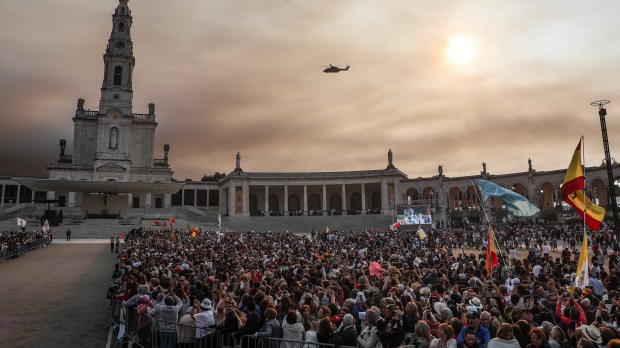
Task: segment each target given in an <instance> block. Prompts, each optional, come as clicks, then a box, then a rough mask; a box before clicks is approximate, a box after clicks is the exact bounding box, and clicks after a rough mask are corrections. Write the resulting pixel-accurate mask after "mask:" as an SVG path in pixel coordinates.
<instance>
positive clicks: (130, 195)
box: [127, 193, 133, 208]
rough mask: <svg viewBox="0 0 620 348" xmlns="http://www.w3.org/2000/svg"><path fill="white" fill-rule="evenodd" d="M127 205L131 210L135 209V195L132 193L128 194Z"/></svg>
mask: <svg viewBox="0 0 620 348" xmlns="http://www.w3.org/2000/svg"><path fill="white" fill-rule="evenodd" d="M127 205H129V208H133V194H131V193H128V194H127Z"/></svg>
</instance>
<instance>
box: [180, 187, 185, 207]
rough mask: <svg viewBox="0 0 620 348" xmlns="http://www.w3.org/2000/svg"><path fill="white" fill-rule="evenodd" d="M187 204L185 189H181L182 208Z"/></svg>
mask: <svg viewBox="0 0 620 348" xmlns="http://www.w3.org/2000/svg"><path fill="white" fill-rule="evenodd" d="M184 205H185V189H181V208H183V206H184Z"/></svg>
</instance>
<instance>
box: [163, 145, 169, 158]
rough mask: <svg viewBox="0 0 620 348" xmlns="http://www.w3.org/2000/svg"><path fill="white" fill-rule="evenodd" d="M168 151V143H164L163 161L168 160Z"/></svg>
mask: <svg viewBox="0 0 620 348" xmlns="http://www.w3.org/2000/svg"><path fill="white" fill-rule="evenodd" d="M168 151H170V145H168V144H164V161H166V162H168Z"/></svg>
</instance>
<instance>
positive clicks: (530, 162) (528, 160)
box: [527, 158, 532, 172]
mask: <svg viewBox="0 0 620 348" xmlns="http://www.w3.org/2000/svg"><path fill="white" fill-rule="evenodd" d="M527 166H528V169H527V170H528V171H529V172H531V171H532V159H531V158H528V159H527Z"/></svg>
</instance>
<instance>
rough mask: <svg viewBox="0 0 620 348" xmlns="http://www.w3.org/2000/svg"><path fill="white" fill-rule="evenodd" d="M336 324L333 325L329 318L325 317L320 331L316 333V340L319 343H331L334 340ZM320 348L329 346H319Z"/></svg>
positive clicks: (320, 324) (320, 322) (321, 322)
mask: <svg viewBox="0 0 620 348" xmlns="http://www.w3.org/2000/svg"><path fill="white" fill-rule="evenodd" d="M334 329H335V328H334V324H332V322H331V320H329V317H323V318H322V319H321V320H320V321H319V331H317V332H316V339H317V341H319V343H328V344H329V343H331V341H332V339H333V338H334ZM319 347H320V348H326V347H327V346H322V345H320V346H319Z"/></svg>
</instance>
